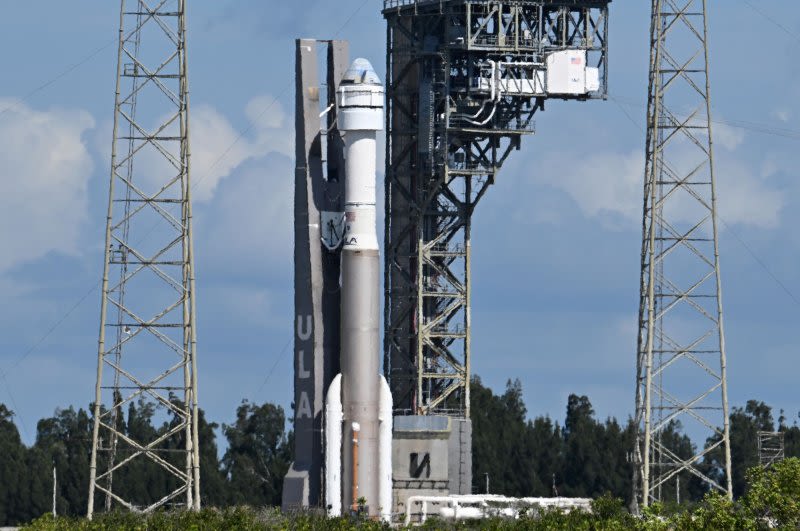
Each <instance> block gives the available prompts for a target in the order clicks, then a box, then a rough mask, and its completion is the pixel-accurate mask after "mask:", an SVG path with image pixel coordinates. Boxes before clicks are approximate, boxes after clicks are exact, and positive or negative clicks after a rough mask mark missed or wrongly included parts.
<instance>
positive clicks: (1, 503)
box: [0, 404, 29, 525]
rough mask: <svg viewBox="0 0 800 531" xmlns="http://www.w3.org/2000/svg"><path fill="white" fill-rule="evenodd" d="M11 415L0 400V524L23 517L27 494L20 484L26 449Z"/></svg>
mask: <svg viewBox="0 0 800 531" xmlns="http://www.w3.org/2000/svg"><path fill="white" fill-rule="evenodd" d="M13 419H14V412H13V411H11V410H9V409H8V408H6V406H4V405H3V404H0V525H15V524H18V523H20V522H21V521H23V519H24V517H25V516H26V515H25V514H24V509H25V505H27V502H28V500H27V499H26V498H28V497H29V492H26V490H27V489H25V488H24V487H23V485H24V483H25V481H26V477H27V470H26V468H25V458H26V449H25V446H24V445H23V444H22V440H21V439H20V436H19V431H17V426H16V425H15V424H14V420H13Z"/></svg>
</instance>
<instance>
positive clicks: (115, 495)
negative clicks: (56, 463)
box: [88, 0, 200, 518]
mask: <svg viewBox="0 0 800 531" xmlns="http://www.w3.org/2000/svg"><path fill="white" fill-rule="evenodd" d="M120 4H121V5H120V29H119V51H118V64H117V89H116V100H115V107H114V133H113V143H112V155H111V176H110V186H109V203H108V217H107V227H106V236H105V263H104V269H103V279H102V291H103V293H102V300H101V312H100V337H99V342H98V345H99V348H98V362H97V385H96V389H95V403H94V430H93V436H92V454H91V462H90V483H89V502H88V517H89V518H91V517H92V516H93V513H94V510H95V501H96V498H99V497H105V508H106V510H111V509H112V506H113V505H117V506H121V507H125V508H127V509H129V510H134V511H142V512H149V511H152V510H154V509H156V508H158V507H162V506H165V505H172V506H174V505H181V506H185V507H187V508H191V509H199V508H200V463H199V449H198V431H197V415H198V406H197V367H196V358H195V353H196V326H195V296H194V294H195V273H194V249H193V245H192V205H191V181H190V178H189V159H190V155H189V90H188V82H187V62H186V2H185V0H134V1H132V2H127V4H128V6H127V8H126V1H125V0H121V3H120ZM134 405H135V406H136V407H137V408H138V410H139V411H140V412H142V409H143V408H145V409H146V410H147V411H148V412H152V413H153V414H161V412H164V419H163V420H164V422H165V425H166V426H167V427H166V428H164V429H157V430H152V432H148V431H147V430H141V429H136V427H135V426H133V425H132V424H133V423H132V422H131V420H132V419H131V418H128V425H127V426H126V422H125V419H124V418H123V410H124V409H125V408H131V407H132V406H134ZM151 409H152V411H151ZM156 412H158V413H156ZM142 467H153V468H155V469H157V470H159V471H160V472H162V473H163V474H164V477H165V478H166V481H165V482H164V483H165V484H164V487H163V492H161V491H159V492H145V493H138V494H134V493H137V492H138V489H132V488H131V486H130V484H126V479H128V478H129V477H130V475H131V473H132V472H133V471H135V470H139V471H141V469H142ZM148 470H150V469H149V468H148ZM181 498H182V499H181Z"/></svg>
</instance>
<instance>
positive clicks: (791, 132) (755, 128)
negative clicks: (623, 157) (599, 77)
mask: <svg viewBox="0 0 800 531" xmlns="http://www.w3.org/2000/svg"><path fill="white" fill-rule="evenodd" d="M608 99H609V100H611V101H613V102H614V103H616V104H617V106H620V107H621V106H622V105H627V106H628V107H637V108H641V109H644V108H645V106H644V105H642V104H641V103H638V102H636V101H634V100H632V99H629V98H620V97H615V96H609V97H608ZM622 112H624V113H625V114H626V116H628V118H629V119H631V120H632V118H631V117H630V115H628V113H627V112H625V111H624V110H623V111H622ZM634 123H636V122H635V120H634ZM711 123H715V124H720V125H727V126H729V127H734V128H737V129H745V130H747V131H752V132H754V133H761V134H764V135H771V136H779V137H783V138H790V139H795V140H800V130H797V129H788V128H781V127H775V126H774V125H768V124H761V123H757V122H748V121H746V120H719V119H712V120H711ZM636 127H638V128H640V129H641V125H639V124H638V123H636Z"/></svg>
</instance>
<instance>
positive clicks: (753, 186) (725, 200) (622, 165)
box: [537, 125, 785, 228]
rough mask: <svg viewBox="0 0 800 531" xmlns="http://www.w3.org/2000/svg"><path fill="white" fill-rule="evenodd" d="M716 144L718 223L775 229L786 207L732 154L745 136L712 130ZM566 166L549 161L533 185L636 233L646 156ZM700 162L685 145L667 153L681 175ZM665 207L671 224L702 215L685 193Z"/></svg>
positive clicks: (595, 158) (760, 175) (758, 172)
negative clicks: (566, 197) (547, 188)
mask: <svg viewBox="0 0 800 531" xmlns="http://www.w3.org/2000/svg"><path fill="white" fill-rule="evenodd" d="M715 138H716V139H717V140H716V146H717V150H716V152H717V156H716V159H715V161H716V182H717V191H718V208H719V215H720V217H721V218H722V219H723V220H724V221H725V222H726V223H728V224H744V225H750V226H754V227H759V228H775V227H777V226H778V224H779V222H780V212H781V210H782V208H783V206H784V204H785V201H784V199H783V196H782V193H781V192H780V191H779V190H777V189H775V188H772V187H771V186H770V185H769V181H768V180H766V179H765V175H764V171H763V170H762V169H754V168H751V167H750V165H748V164H747V163H746V162H745V161H743V160H740V159H739V157H738V156H737V154H736V150H737V149H738V148H739V146H741V144H742V143H743V142H744V134H743V132H741V131H739V130H737V129H735V128H732V127H729V126H725V125H721V126H717V127H716V129H715ZM566 160H568V159H567V158H566V157H554V158H550V159H548V160H547V163H546V164H545V168H544V171H542V172H540V173H539V174H538V175H537V180H538V181H539V182H540V183H543V184H546V185H548V186H551V187H553V188H555V189H558V190H561V191H563V192H566V193H567V194H568V195H569V196H570V197H571V198H572V200H573V201H575V203H577V205H578V207H580V209H581V211H582V212H583V213H584V215H586V216H587V217H589V218H599V219H601V220H602V221H604V222H607V223H610V224H612V225H614V226H615V228H638V227H639V223H640V220H641V216H642V192H643V188H642V179H643V178H644V154H643V153H642V152H641V151H640V150H635V151H632V152H629V153H617V152H604V153H594V154H589V155H587V156H585V157H583V158H582V159H581V160H577V161H576V160H571V161H569V162H565V161H566ZM701 160H702V158H701V157H700V155H699V152H698V151H697V149H696V148H694V147H693V146H691V147H690V145H689V143H688V142H687V141H685V140H681V141H680V143H678V144H677V145H676V146H675V147H673V148H672V150H671V151H670V153H669V161H670V165H671V166H672V167H673V169H675V171H677V172H678V173H679V174H682V175H684V174H689V173H690V172H691V171H692V170H693V169H694V168H695V167H696V165H697V164H698V163H699V162H700V161H701ZM697 178H700V177H696V179H697ZM668 206H669V208H670V210H669V213H668V215H669V216H670V217H671V219H672V220H673V221H677V222H687V223H694V222H696V221H698V220H699V219H701V216H703V215H704V214H703V213H702V212H701V211H700V210H699V209H698V207H699V204H698V203H696V202H695V201H694V200H693V199H691V198H690V196H689V195H688V194H687V193H686V192H684V191H681V192H679V193H677V194H675V196H673V198H672V199H671V200H670V204H669V205H668ZM620 221H621V227H620Z"/></svg>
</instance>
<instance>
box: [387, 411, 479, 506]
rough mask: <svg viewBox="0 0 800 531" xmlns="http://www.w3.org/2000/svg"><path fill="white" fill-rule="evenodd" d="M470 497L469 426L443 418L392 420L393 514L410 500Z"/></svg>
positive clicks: (470, 433)
mask: <svg viewBox="0 0 800 531" xmlns="http://www.w3.org/2000/svg"><path fill="white" fill-rule="evenodd" d="M471 493H472V423H471V422H470V421H469V420H468V419H456V418H451V417H444V416H417V415H409V416H401V417H395V418H394V435H393V443H392V513H394V514H404V513H405V507H406V502H407V500H408V498H409V497H410V496H447V495H449V494H471Z"/></svg>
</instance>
